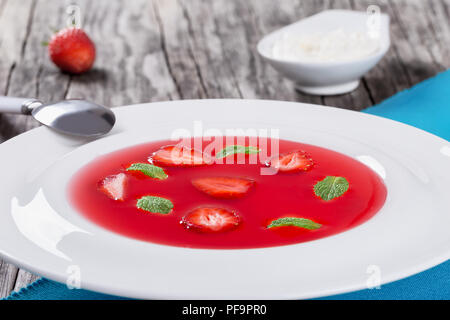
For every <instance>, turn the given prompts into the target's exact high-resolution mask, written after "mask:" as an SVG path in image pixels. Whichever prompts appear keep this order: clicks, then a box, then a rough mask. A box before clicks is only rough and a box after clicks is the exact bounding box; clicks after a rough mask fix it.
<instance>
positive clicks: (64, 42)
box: [48, 28, 95, 74]
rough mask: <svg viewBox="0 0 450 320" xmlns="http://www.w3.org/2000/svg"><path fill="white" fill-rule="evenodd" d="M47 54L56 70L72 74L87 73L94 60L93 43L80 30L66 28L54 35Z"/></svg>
mask: <svg viewBox="0 0 450 320" xmlns="http://www.w3.org/2000/svg"><path fill="white" fill-rule="evenodd" d="M48 52H49V55H50V59H52V61H53V63H54V64H56V65H57V66H58V68H60V69H61V70H62V71H65V72H69V73H74V74H79V73H83V72H86V71H88V70H89V69H90V68H91V67H92V65H93V64H94V60H95V46H94V43H93V42H92V41H91V39H89V37H88V35H87V34H86V33H85V32H84V31H83V30H82V29H80V28H68V29H64V30H61V31H59V32H58V33H56V34H54V35H53V37H52V38H51V40H50V43H49V45H48Z"/></svg>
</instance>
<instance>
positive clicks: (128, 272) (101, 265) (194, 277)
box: [0, 100, 450, 299]
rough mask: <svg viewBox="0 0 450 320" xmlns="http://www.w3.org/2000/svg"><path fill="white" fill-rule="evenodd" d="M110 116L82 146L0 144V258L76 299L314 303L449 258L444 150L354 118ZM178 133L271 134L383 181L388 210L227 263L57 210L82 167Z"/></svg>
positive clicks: (28, 138)
mask: <svg viewBox="0 0 450 320" xmlns="http://www.w3.org/2000/svg"><path fill="white" fill-rule="evenodd" d="M113 110H114V113H115V115H116V118H117V122H116V125H115V127H114V128H113V130H112V131H111V132H110V133H109V134H108V135H106V136H104V137H102V138H100V139H97V140H94V141H91V142H88V141H87V142H86V141H85V142H83V141H78V140H72V139H71V138H70V137H65V136H61V135H58V134H56V133H54V132H52V131H50V130H49V129H47V128H46V127H40V128H37V129H33V130H31V131H29V132H26V133H24V134H22V135H20V136H18V137H15V138H13V139H10V140H8V141H6V142H4V143H2V144H0V154H1V155H2V157H0V168H2V171H1V179H0V212H1V214H0V255H1V256H2V257H4V258H6V259H7V260H9V261H11V262H13V263H15V264H17V265H19V266H21V267H24V268H25V269H28V270H30V271H33V272H36V273H37V274H40V275H43V276H45V277H48V278H50V279H53V280H57V281H60V282H63V283H70V284H73V282H72V281H73V280H75V279H77V277H78V279H79V280H80V281H81V282H80V285H81V287H82V288H85V289H91V290H94V291H100V292H105V293H110V294H116V295H121V296H127V297H134V298H147V299H152V298H169V299H281V298H311V297H319V296H324V295H331V294H337V293H343V292H348V291H352V290H358V289H364V288H366V287H367V285H368V281H369V280H370V281H373V280H375V283H376V279H378V280H379V281H380V283H381V284H384V283H386V282H390V281H393V280H397V279H400V278H403V277H406V276H410V275H412V274H414V273H417V272H419V271H422V270H425V269H427V268H430V267H432V266H434V265H436V264H438V263H441V262H443V261H446V260H447V259H449V258H450V233H449V232H448V226H449V225H450V215H449V214H448V213H449V208H450V198H449V197H448V186H449V185H450V170H449V160H450V153H449V150H450V143H449V142H448V141H445V140H443V139H440V138H438V137H436V136H433V135H431V134H429V133H426V132H424V131H421V130H419V129H416V128H413V127H410V126H407V125H405V124H401V123H398V122H395V121H392V120H388V119H383V118H379V117H376V116H372V115H369V114H365V113H360V112H352V111H348V110H342V109H336V108H330V107H318V106H315V105H308V104H302V103H292V102H283V101H269V100H182V101H171V102H158V103H150V104H141V105H135V106H128V107H121V108H114V109H113ZM174 115H178V116H177V117H174ZM255 115H260V116H259V117H258V116H255ZM286 115H289V116H286ZM199 119H201V120H202V122H201V128H199V126H196V125H195V124H196V122H195V121H197V120H199ZM180 128H183V129H185V130H188V132H191V133H192V135H205V136H208V135H211V131H210V130H211V129H213V128H216V129H218V130H220V131H221V132H226V131H225V130H227V129H233V128H235V129H238V128H240V129H243V130H247V129H249V128H253V129H256V130H258V129H267V130H270V129H279V135H280V138H283V139H289V140H292V141H299V142H304V143H309V144H314V145H317V146H321V147H324V148H329V149H332V150H335V151H338V152H341V153H344V154H346V155H348V156H350V157H353V158H355V159H358V160H360V161H362V162H363V163H365V164H367V165H368V166H370V167H371V168H373V169H374V170H375V171H376V172H378V173H379V174H380V176H381V177H382V178H383V181H384V183H385V184H386V187H387V189H388V198H387V199H386V203H385V205H384V206H383V208H382V209H381V210H380V211H379V212H378V213H377V214H376V215H375V216H374V217H373V218H371V219H370V220H369V221H367V222H365V223H363V224H362V225H359V226H357V227H356V228H353V229H351V230H348V231H346V232H343V233H340V234H336V235H333V236H330V237H327V238H322V239H318V240H314V241H309V242H305V243H299V244H293V245H287V246H280V247H272V248H259V249H237V250H210V249H192V248H183V247H172V246H166V245H160V244H156V243H150V242H144V241H140V240H135V239H132V238H128V237H125V236H122V235H120V234H116V233H113V232H111V231H109V230H106V229H104V228H102V227H100V226H98V225H96V224H94V223H92V222H91V221H89V220H87V219H85V218H84V216H82V215H81V214H80V213H79V212H77V210H76V209H75V208H74V207H72V206H71V204H70V203H69V202H68V200H67V194H66V186H67V184H68V182H69V181H70V179H71V177H72V175H73V174H74V173H75V172H77V170H78V169H79V168H81V167H82V166H84V165H85V164H87V163H88V162H90V161H91V160H93V159H95V158H97V157H98V156H101V155H103V154H106V153H109V152H112V151H115V150H118V149H121V148H125V147H128V146H131V145H135V144H139V143H144V142H147V141H152V140H160V139H167V138H169V137H171V135H172V134H173V132H174V130H179V129H180ZM374 128H376V134H374ZM197 130H198V131H197ZM206 130H208V133H206ZM178 132H179V131H178ZM215 132H217V131H215ZM411 141H414V143H411ZM374 268H375V270H378V271H379V272H377V273H376V274H374V273H373V270H374ZM374 275H375V276H376V278H374ZM370 283H371V284H372V283H374V282H370Z"/></svg>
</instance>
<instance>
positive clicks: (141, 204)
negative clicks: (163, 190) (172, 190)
mask: <svg viewBox="0 0 450 320" xmlns="http://www.w3.org/2000/svg"><path fill="white" fill-rule="evenodd" d="M136 207H138V209H142V210H145V211H149V212H153V213H162V214H168V213H170V211H172V209H173V203H172V201H170V200H168V199H166V198H161V197H154V196H144V197H142V198H140V199H139V200H138V201H137V204H136Z"/></svg>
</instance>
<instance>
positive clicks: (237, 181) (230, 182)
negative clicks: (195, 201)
mask: <svg viewBox="0 0 450 320" xmlns="http://www.w3.org/2000/svg"><path fill="white" fill-rule="evenodd" d="M192 184H193V185H194V187H196V188H197V189H198V190H200V191H203V192H204V193H206V194H209V195H210V196H213V197H216V198H225V199H230V198H238V197H241V196H243V195H244V194H246V193H247V191H248V189H250V187H251V186H252V185H253V184H254V181H253V180H249V179H242V178H232V177H207V178H198V179H194V180H192Z"/></svg>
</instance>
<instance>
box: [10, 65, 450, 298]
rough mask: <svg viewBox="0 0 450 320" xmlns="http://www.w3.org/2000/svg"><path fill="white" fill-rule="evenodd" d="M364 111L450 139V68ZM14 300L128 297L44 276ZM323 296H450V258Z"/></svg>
mask: <svg viewBox="0 0 450 320" xmlns="http://www.w3.org/2000/svg"><path fill="white" fill-rule="evenodd" d="M363 112H367V113H370V114H374V115H378V116H382V117H386V118H389V119H393V120H397V121H400V122H404V123H407V124H409V125H412V126H415V127H417V128H421V129H423V130H426V131H428V132H431V133H433V134H435V135H437V136H440V137H441V138H444V139H446V140H448V141H450V70H447V71H445V72H443V73H440V74H438V75H437V76H435V77H433V78H431V79H428V80H426V81H424V82H422V83H419V84H418V85H416V86H414V87H412V88H411V89H408V90H404V91H402V92H400V93H398V94H396V95H394V96H393V97H391V98H389V99H387V100H385V101H384V102H382V103H381V104H379V105H377V106H373V107H370V108H368V109H366V110H364V111H363ZM7 299H13V300H34V299H36V300H111V299H126V298H121V297H115V296H110V295H105V294H101V293H97V292H92V291H87V290H77V289H72V290H69V289H68V288H67V287H66V286H65V285H63V284H60V283H57V282H54V281H50V280H47V279H40V280H37V281H36V282H34V283H32V284H30V285H29V286H28V287H26V288H24V289H22V290H20V291H19V292H15V293H13V294H12V295H10V296H9V297H8V298H7ZM321 299H342V300H355V299H374V300H381V299H389V300H390V299H450V260H448V261H447V262H445V263H442V264H440V265H438V266H436V267H434V268H431V269H429V270H427V271H424V272H421V273H419V274H417V275H414V276H411V277H408V278H406V279H403V280H399V281H395V282H392V283H389V284H386V285H382V286H381V288H380V289H370V290H369V289H366V290H361V291H356V292H351V293H346V294H341V295H336V296H331V297H325V298H321Z"/></svg>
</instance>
